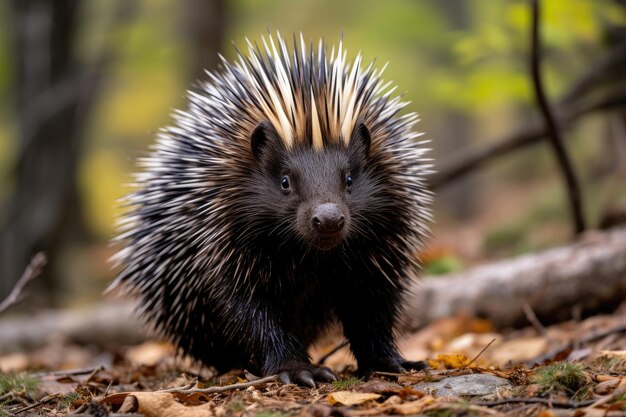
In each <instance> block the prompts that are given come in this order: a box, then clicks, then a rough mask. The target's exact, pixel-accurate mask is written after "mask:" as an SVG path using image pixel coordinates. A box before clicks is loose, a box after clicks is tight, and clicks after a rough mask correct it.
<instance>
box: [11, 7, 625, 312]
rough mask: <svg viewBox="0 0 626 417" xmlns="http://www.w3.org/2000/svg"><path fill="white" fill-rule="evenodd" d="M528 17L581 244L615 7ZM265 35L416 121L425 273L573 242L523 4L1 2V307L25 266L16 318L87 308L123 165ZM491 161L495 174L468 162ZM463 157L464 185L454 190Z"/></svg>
mask: <svg viewBox="0 0 626 417" xmlns="http://www.w3.org/2000/svg"><path fill="white" fill-rule="evenodd" d="M542 7H543V10H544V13H543V21H542V25H543V28H542V29H543V37H542V42H543V50H544V55H543V63H542V75H543V78H544V82H545V84H546V89H547V94H548V97H549V99H550V100H551V102H552V103H553V106H554V107H555V109H556V110H557V114H558V115H559V116H560V118H561V125H562V126H566V127H567V130H565V138H566V144H567V148H568V150H569V151H570V153H571V156H572V159H573V163H574V168H575V171H576V174H577V176H578V179H579V181H580V184H581V193H582V196H583V208H584V215H585V220H586V222H587V224H588V227H591V228H593V227H597V226H598V225H599V224H600V223H601V222H602V221H603V219H607V218H610V216H611V214H612V213H613V212H615V211H616V212H617V213H624V207H625V206H626V187H624V184H625V180H626V112H625V107H624V105H625V104H626V99H625V97H626V91H625V86H626V84H625V78H626V77H625V75H624V74H626V62H625V61H626V34H625V33H626V7H625V4H624V2H623V1H615V0H567V1H566V0H545V1H543V2H542ZM267 27H269V28H270V29H271V30H272V31H276V30H278V31H280V32H281V34H283V35H284V36H285V37H286V38H289V37H290V34H291V33H299V32H302V33H303V35H304V38H305V39H306V40H312V41H315V42H316V41H317V39H319V38H320V37H324V38H325V39H326V41H327V42H328V43H329V44H330V45H333V44H336V43H337V42H338V41H339V39H340V37H341V36H342V33H343V40H344V43H345V45H346V47H347V49H348V54H349V57H350V56H355V55H356V54H357V52H358V51H362V53H363V55H364V58H365V60H366V61H368V60H371V59H376V60H377V62H378V63H379V64H380V65H381V66H382V65H383V64H384V63H385V62H387V61H389V66H388V68H387V70H386V76H385V78H386V79H388V80H393V81H394V83H395V84H397V85H398V86H399V91H401V92H405V97H406V98H407V99H408V100H410V101H411V104H410V105H409V110H411V111H416V112H417V113H419V114H420V116H421V119H422V121H421V122H420V123H419V129H421V130H422V131H423V132H426V137H427V138H429V139H431V140H432V148H433V152H432V157H433V158H435V160H436V167H437V169H438V170H439V171H440V173H439V174H438V175H436V176H435V178H433V187H434V188H435V189H436V191H437V194H438V197H437V199H436V212H435V218H436V224H435V225H434V226H433V235H434V238H433V240H432V244H431V248H430V249H429V251H428V253H427V256H426V258H427V261H429V262H428V265H427V269H428V271H429V272H430V273H438V272H439V273H441V272H448V271H454V270H458V269H460V268H464V267H466V266H468V265H472V264H476V263H478V262H481V261H484V260H486V259H493V258H501V257H509V256H513V255H516V254H520V253H524V252H528V251H535V250H539V249H542V248H546V247H551V246H556V245H559V244H563V243H565V242H568V241H569V240H571V239H572V236H573V235H572V226H571V224H572V222H571V219H570V214H569V208H568V202H567V197H566V191H565V188H564V187H563V184H562V181H561V179H560V176H559V171H558V170H557V168H556V165H555V162H554V156H553V155H552V153H551V151H550V149H549V147H548V146H547V144H546V142H545V141H540V140H537V139H541V136H542V132H543V130H542V122H541V117H540V116H539V113H538V110H537V105H536V104H535V98H534V94H533V89H532V81H531V77H530V58H529V56H530V8H529V4H528V2H527V1H511V0H490V1H482V0H396V1H393V2H385V1H377V0H359V1H356V0H350V1H341V2H340V1H329V0H323V1H313V0H305V1H299V2H293V1H288V0H257V1H253V0H184V1H175V0H115V1H96V0H49V1H46V0H14V1H4V2H0V33H1V35H0V277H1V279H0V299H2V298H4V297H5V296H6V294H8V292H9V291H10V289H11V288H12V286H13V284H14V283H15V281H16V280H17V279H18V277H19V276H20V274H21V272H22V271H23V270H24V267H25V266H26V264H27V263H28V260H29V259H30V257H31V256H32V255H33V253H35V252H36V251H38V250H43V251H45V252H46V254H47V255H48V259H49V265H48V267H47V268H46V270H45V272H44V275H43V277H42V279H39V280H38V281H37V282H35V283H34V285H33V287H32V290H33V291H34V292H35V294H33V295H34V297H32V298H31V300H32V303H29V306H28V308H30V307H32V306H33V305H40V306H49V305H55V306H58V305H67V304H73V305H75V304H81V303H86V302H89V301H91V300H94V299H97V298H98V297H100V294H101V291H102V290H103V289H104V287H105V286H106V284H107V282H108V281H109V280H110V279H112V278H113V274H114V272H113V271H111V270H110V267H109V265H108V264H107V258H108V257H109V256H110V255H111V254H112V253H113V251H114V248H112V247H111V246H110V244H109V241H110V239H111V237H112V236H113V235H114V233H115V229H114V223H115V218H116V216H117V215H118V214H119V207H118V205H117V202H116V201H117V199H119V198H120V197H121V196H123V195H124V194H125V193H126V192H127V191H128V188H126V187H125V186H124V184H125V183H128V182H129V181H130V176H129V174H130V173H131V172H133V171H134V170H135V167H134V162H133V161H134V159H135V158H137V157H138V156H141V155H142V154H144V153H145V152H146V150H147V148H148V146H149V144H150V143H152V141H153V138H154V135H155V132H156V131H157V130H158V129H159V128H160V127H162V126H164V125H166V124H169V123H171V120H172V119H171V117H170V114H171V112H172V111H173V109H175V108H184V107H185V106H186V104H185V91H186V90H187V89H189V88H192V89H193V84H194V83H195V82H197V80H198V79H200V80H206V79H207V77H205V76H204V75H203V69H204V68H207V69H210V70H213V69H215V68H216V65H217V62H218V59H217V54H218V52H220V53H222V54H223V55H224V56H225V57H226V58H227V59H230V58H233V57H234V55H235V50H234V48H233V46H232V45H231V42H234V43H235V44H236V45H239V46H244V45H245V40H244V36H248V37H249V38H250V39H251V40H259V39H260V37H261V36H262V35H264V34H266V33H267ZM507 141H508V142H507ZM533 145H534V146H533ZM490 149H491V150H493V152H492V153H498V152H499V153H500V154H501V156H500V157H498V158H497V159H489V160H483V159H480V157H479V156H480V155H479V154H480V152H487V154H491V153H490V152H489V150H490ZM494 149H495V150H494ZM517 149H520V150H519V151H516V152H508V151H510V150H517ZM477 152H478V153H477ZM507 152H508V153H507ZM473 156H476V157H478V159H474V164H475V165H476V166H477V165H480V169H471V168H472V167H474V165H472V164H471V163H470V167H469V168H470V169H467V170H465V169H464V168H463V167H464V166H467V165H463V164H464V163H466V162H467V161H466V159H467V158H468V157H473ZM22 308H25V306H22Z"/></svg>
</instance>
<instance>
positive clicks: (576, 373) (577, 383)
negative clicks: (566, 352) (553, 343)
mask: <svg viewBox="0 0 626 417" xmlns="http://www.w3.org/2000/svg"><path fill="white" fill-rule="evenodd" d="M531 382H532V383H534V384H537V385H539V386H540V387H541V388H542V389H543V390H545V391H565V392H568V393H570V394H574V393H577V392H580V391H581V390H582V389H583V388H585V386H586V385H587V384H588V380H587V376H586V375H585V372H584V367H583V365H581V364H579V363H573V362H567V361H562V362H555V363H553V364H550V365H547V366H543V367H541V368H538V369H537V370H535V375H534V376H533V377H532V378H531Z"/></svg>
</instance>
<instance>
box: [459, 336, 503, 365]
mask: <svg viewBox="0 0 626 417" xmlns="http://www.w3.org/2000/svg"><path fill="white" fill-rule="evenodd" d="M495 341H496V339H495V338H493V339H491V342H489V343H487V346H485V347H484V348H483V350H481V351H480V352H478V355H476V356H474V359H472V360H471V361H470V363H468V364H467V366H466V368H469V367H470V366H471V365H472V364H473V363H474V362H476V359H478V358H479V357H480V355H482V354H483V353H484V352H485V351H486V350H487V349H489V346H491V345H493V342H495Z"/></svg>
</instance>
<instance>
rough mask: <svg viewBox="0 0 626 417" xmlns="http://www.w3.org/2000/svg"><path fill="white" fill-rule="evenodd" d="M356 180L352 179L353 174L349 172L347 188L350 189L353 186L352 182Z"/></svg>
mask: <svg viewBox="0 0 626 417" xmlns="http://www.w3.org/2000/svg"><path fill="white" fill-rule="evenodd" d="M353 182H354V180H353V179H352V175H350V174H348V175H346V189H347V190H350V189H351V188H352V183H353Z"/></svg>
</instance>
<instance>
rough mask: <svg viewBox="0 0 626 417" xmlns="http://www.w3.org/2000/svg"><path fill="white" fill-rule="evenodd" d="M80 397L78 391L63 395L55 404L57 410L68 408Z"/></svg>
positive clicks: (66, 409)
mask: <svg viewBox="0 0 626 417" xmlns="http://www.w3.org/2000/svg"><path fill="white" fill-rule="evenodd" d="M81 398H82V396H81V395H80V394H79V393H78V392H70V393H69V394H66V395H64V396H63V398H62V399H61V401H59V403H58V404H57V410H58V411H68V408H69V407H70V406H71V405H72V404H73V403H74V402H75V401H78V400H80V399H81Z"/></svg>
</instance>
